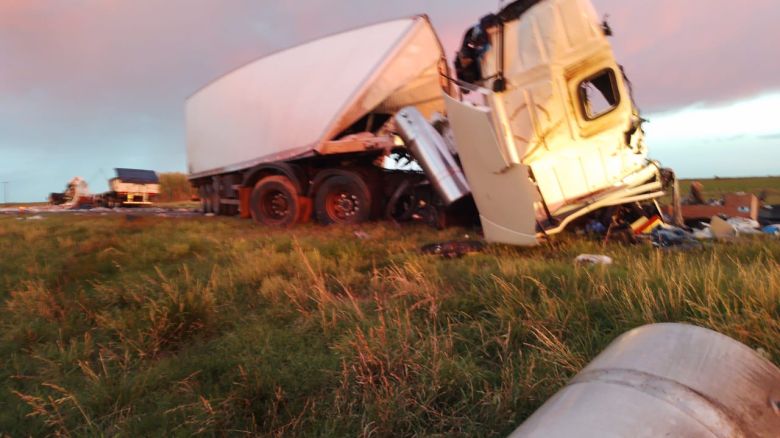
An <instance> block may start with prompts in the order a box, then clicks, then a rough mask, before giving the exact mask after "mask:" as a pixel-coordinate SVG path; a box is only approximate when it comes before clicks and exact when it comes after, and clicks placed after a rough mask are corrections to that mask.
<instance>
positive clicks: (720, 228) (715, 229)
mask: <svg viewBox="0 0 780 438" xmlns="http://www.w3.org/2000/svg"><path fill="white" fill-rule="evenodd" d="M710 230H711V231H712V235H713V236H714V237H715V238H716V239H718V240H734V239H736V238H737V229H736V228H734V226H733V225H731V224H730V223H728V222H727V221H726V220H725V219H721V218H720V217H719V216H713V217H712V220H710Z"/></svg>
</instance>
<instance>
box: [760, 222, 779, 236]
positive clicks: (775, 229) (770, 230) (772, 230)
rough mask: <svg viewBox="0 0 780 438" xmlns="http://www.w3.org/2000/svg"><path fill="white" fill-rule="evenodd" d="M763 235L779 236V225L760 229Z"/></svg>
mask: <svg viewBox="0 0 780 438" xmlns="http://www.w3.org/2000/svg"><path fill="white" fill-rule="evenodd" d="M761 232H763V233H764V234H771V235H773V236H780V224H776V225H767V226H765V227H764V228H762V229H761Z"/></svg>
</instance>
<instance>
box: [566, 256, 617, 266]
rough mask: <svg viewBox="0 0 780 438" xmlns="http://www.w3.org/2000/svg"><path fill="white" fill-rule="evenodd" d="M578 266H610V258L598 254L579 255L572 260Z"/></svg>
mask: <svg viewBox="0 0 780 438" xmlns="http://www.w3.org/2000/svg"><path fill="white" fill-rule="evenodd" d="M574 263H575V264H578V265H611V264H612V257H609V256H605V255H599V254H580V255H578V256H577V258H575V259H574Z"/></svg>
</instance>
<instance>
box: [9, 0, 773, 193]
mask: <svg viewBox="0 0 780 438" xmlns="http://www.w3.org/2000/svg"><path fill="white" fill-rule="evenodd" d="M505 3H507V2H505ZM593 3H594V5H595V6H596V9H597V10H598V11H599V13H600V14H608V15H609V18H608V20H609V22H610V25H611V26H612V28H613V30H614V33H615V35H614V37H613V38H612V40H611V41H612V44H613V46H614V48H615V52H616V56H617V58H618V61H619V62H620V63H622V64H623V65H624V66H625V69H626V72H627V73H628V75H629V77H630V78H631V80H632V83H633V87H634V92H635V94H636V100H637V103H638V105H639V107H640V108H641V110H642V111H643V115H644V116H645V117H646V118H648V119H650V123H649V124H648V125H647V126H646V128H647V132H648V138H647V142H648V145H649V148H650V151H651V152H650V153H651V156H652V157H653V158H656V159H659V160H661V161H662V162H663V164H664V165H666V166H669V167H673V168H675V169H676V170H677V172H678V174H679V175H681V176H683V177H708V176H714V175H718V176H749V175H769V174H773V175H777V174H780V160H778V159H777V158H773V157H776V156H777V151H778V150H779V149H778V146H780V116H778V114H780V74H779V72H780V56H777V54H778V44H780V25H778V23H780V1H777V0H750V1H744V2H737V1H734V0H685V1H679V0H652V1H647V0H593ZM499 4H500V1H498V0H394V1H392V2H390V1H380V0H362V1H359V0H307V1H278V0H274V1H271V0H0V182H3V181H8V182H9V183H8V184H7V194H8V199H4V198H3V197H2V196H3V191H2V190H0V201H10V202H22V201H41V200H45V198H46V197H47V196H48V193H49V192H53V191H61V190H62V189H64V186H65V183H66V182H67V181H68V180H69V179H70V178H72V177H73V176H76V175H79V176H82V177H84V178H86V179H87V181H88V182H89V183H90V186H91V188H92V190H93V191H96V192H97V191H102V190H105V189H106V180H107V179H108V178H110V177H112V176H113V168H115V167H137V168H149V169H155V170H157V171H161V172H162V171H185V168H186V153H185V143H184V100H185V99H186V98H187V97H188V96H189V95H191V94H192V93H193V92H194V91H196V90H197V89H198V88H200V87H201V86H203V85H205V84H206V83H208V82H210V81H211V80H213V79H215V78H217V77H219V76H221V75H222V74H224V73H226V72H228V71H230V70H232V69H234V68H235V67H238V66H240V65H243V64H245V63H247V62H249V61H251V60H254V59H257V58H259V57H262V56H263V55H266V54H268V53H271V52H274V51H277V50H280V49H283V48H287V47H291V46H294V45H297V44H300V43H302V42H305V41H308V40H311V39H314V38H317V37H320V36H324V35H328V34H331V33H334V32H338V31H341V30H346V29H350V28H354V27H358V26H361V25H365V24H370V23H375V22H378V21H382V20H387V19H392V18H397V17H402V16H408V15H413V14H417V13H427V14H428V15H429V16H430V17H431V20H432V22H433V24H434V26H435V27H436V29H437V31H438V33H439V35H440V37H441V39H442V41H443V43H444V45H445V48H446V50H447V54H448V56H451V55H452V53H454V51H455V50H456V48H457V47H458V45H459V43H460V39H461V37H462V34H463V32H464V31H465V30H466V29H467V28H468V27H469V26H471V25H472V24H474V23H475V22H476V21H477V20H478V19H479V17H481V16H483V15H485V14H486V13H489V12H495V11H496V10H497V9H498V7H499Z"/></svg>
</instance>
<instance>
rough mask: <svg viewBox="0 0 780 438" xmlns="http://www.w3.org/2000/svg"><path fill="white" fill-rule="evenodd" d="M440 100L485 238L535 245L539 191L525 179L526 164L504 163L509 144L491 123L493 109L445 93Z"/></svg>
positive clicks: (536, 242)
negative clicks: (442, 99)
mask: <svg viewBox="0 0 780 438" xmlns="http://www.w3.org/2000/svg"><path fill="white" fill-rule="evenodd" d="M444 99H445V101H446V103H447V113H448V118H449V120H450V124H451V126H452V129H453V132H454V134H455V140H456V145H457V149H458V154H459V155H460V160H461V163H463V170H464V172H465V174H466V179H467V180H468V182H469V185H470V186H471V191H472V194H473V195H474V201H475V202H476V204H477V209H478V210H479V216H480V219H481V221H482V228H483V230H484V232H485V239H486V240H487V241H489V242H497V243H506V244H510V245H521V246H531V245H536V244H538V241H537V237H536V213H535V210H534V202H535V201H536V199H537V197H538V195H537V192H536V190H535V188H534V186H533V184H532V183H531V180H530V179H529V178H528V167H527V166H525V165H523V164H520V163H511V162H508V161H507V159H506V157H507V154H506V152H507V145H506V144H505V143H504V142H503V140H502V139H501V136H500V135H499V134H498V129H497V127H496V126H495V125H494V123H493V116H492V113H491V109H490V108H487V107H484V106H473V105H471V104H469V103H462V102H460V101H457V100H455V99H453V98H451V97H449V96H447V95H445V96H444Z"/></svg>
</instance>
